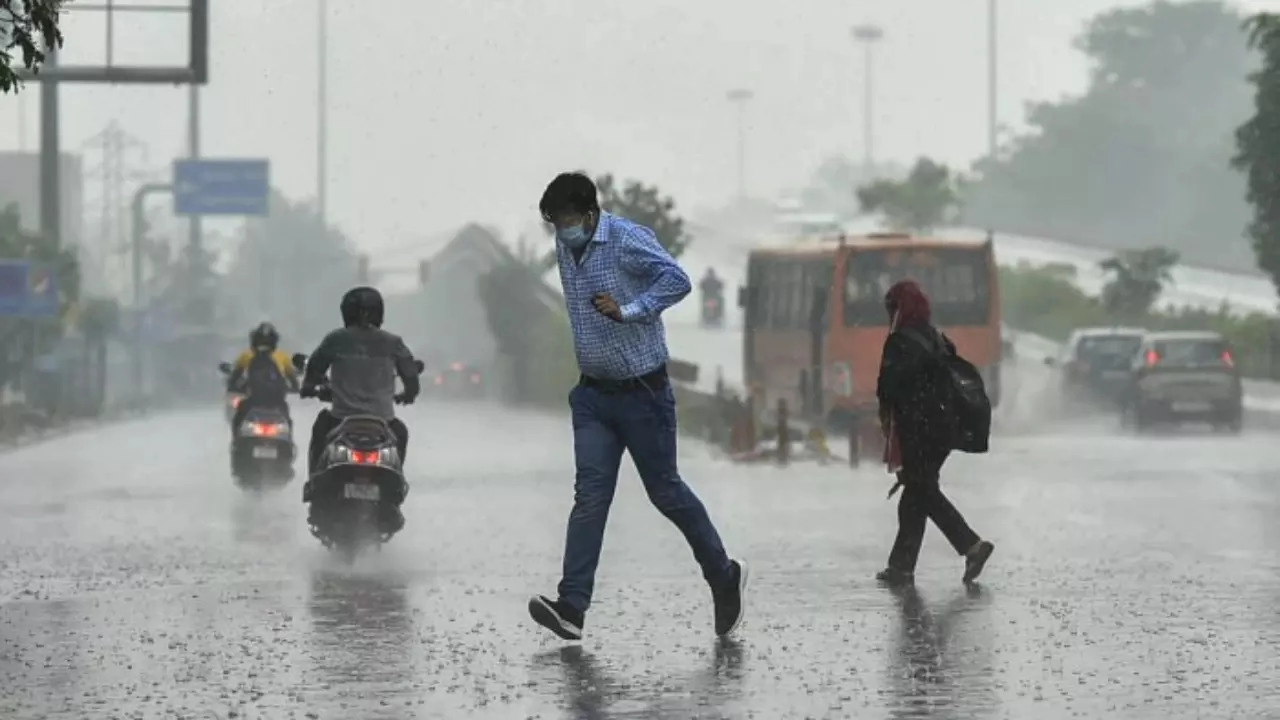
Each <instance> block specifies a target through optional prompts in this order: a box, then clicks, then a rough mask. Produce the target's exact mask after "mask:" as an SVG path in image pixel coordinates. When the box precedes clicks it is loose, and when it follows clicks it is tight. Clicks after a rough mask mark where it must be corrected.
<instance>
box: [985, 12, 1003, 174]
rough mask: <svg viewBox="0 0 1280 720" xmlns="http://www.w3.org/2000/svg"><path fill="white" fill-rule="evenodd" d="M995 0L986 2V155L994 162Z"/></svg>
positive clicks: (996, 137)
mask: <svg viewBox="0 0 1280 720" xmlns="http://www.w3.org/2000/svg"><path fill="white" fill-rule="evenodd" d="M996 5H997V2H996V0H987V154H988V155H989V156H990V158H991V160H993V161H994V160H995V158H996V151H997V150H999V145H1000V138H999V130H998V128H999V123H1000V120H999V110H998V109H997V107H996V104H997V99H998V97H999V83H998V80H999V76H998V75H997V73H996V67H997V59H998V54H997V50H998V49H999V40H998V30H999V25H998V24H997V22H996V17H997V16H996Z"/></svg>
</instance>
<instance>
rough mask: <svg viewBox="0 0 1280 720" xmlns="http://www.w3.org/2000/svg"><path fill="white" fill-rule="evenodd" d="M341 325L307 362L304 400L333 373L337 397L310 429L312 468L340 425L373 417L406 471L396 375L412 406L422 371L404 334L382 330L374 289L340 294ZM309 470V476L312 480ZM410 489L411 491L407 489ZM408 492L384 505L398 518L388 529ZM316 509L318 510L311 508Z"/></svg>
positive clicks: (306, 492) (307, 493) (307, 489)
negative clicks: (391, 437)
mask: <svg viewBox="0 0 1280 720" xmlns="http://www.w3.org/2000/svg"><path fill="white" fill-rule="evenodd" d="M341 311H342V325H343V327H341V328H339V329H337V330H334V331H333V332H331V333H329V334H328V335H326V336H325V338H324V340H322V341H320V346H319V347H317V348H316V349H315V352H313V353H311V357H310V358H309V359H308V360H307V368H306V372H305V373H304V375H303V379H302V390H301V392H300V395H301V396H302V397H315V396H316V394H317V390H318V388H319V386H320V384H321V383H323V382H324V379H325V373H326V372H327V373H328V375H329V388H330V389H331V391H332V394H333V400H332V402H331V403H330V405H331V407H329V408H325V409H323V410H321V411H320V414H319V415H317V416H316V421H315V423H314V424H313V425H312V426H311V447H310V450H309V452H308V454H307V459H308V469H309V470H310V471H314V468H315V467H316V466H317V465H318V464H319V462H320V455H321V453H323V452H324V449H325V439H326V438H327V437H328V435H329V433H330V432H332V431H333V430H334V429H335V428H336V427H338V425H339V424H340V423H341V422H342V420H343V418H347V417H351V416H353V415H369V416H374V417H379V418H382V419H384V420H386V421H387V423H388V424H389V425H390V426H391V430H392V432H394V433H395V436H396V446H397V449H398V450H399V451H400V462H401V465H402V467H403V463H404V459H405V453H406V451H407V449H408V445H409V429H408V428H407V427H405V425H404V423H403V422H401V421H400V419H399V418H397V417H396V416H395V399H396V376H397V375H399V376H400V380H401V381H402V382H403V383H404V394H403V395H402V396H401V397H400V399H401V400H402V401H403V402H404V403H406V404H407V403H412V402H413V401H414V399H415V398H417V396H418V392H419V391H420V389H421V388H420V385H419V382H418V368H417V366H416V365H415V364H414V359H413V353H412V352H410V351H409V348H408V347H407V346H406V345H405V344H404V340H402V339H400V336H398V335H393V334H392V333H389V332H387V331H385V330H383V329H382V318H383V313H384V308H383V303H382V294H381V293H379V292H378V291H377V290H376V289H374V288H371V287H357V288H353V289H351V290H349V291H347V293H346V294H345V295H343V296H342V304H341ZM310 475H311V472H308V477H310ZM311 483H312V481H311V480H308V481H307V483H306V485H305V486H304V487H303V491H302V495H303V496H302V501H303V502H308V503H309V502H311ZM404 489H405V490H406V491H407V489H408V488H407V487H406V488H404ZM403 502H404V493H403V492H402V493H401V494H400V496H399V497H395V498H392V502H391V503H388V504H387V505H386V507H390V508H393V509H394V512H395V517H394V518H386V520H388V521H390V523H389V524H390V527H387V528H386V529H387V531H389V532H396V531H399V529H400V528H401V527H403V525H404V516H403V515H402V514H401V513H400V510H399V506H400V504H401V503H403ZM313 508H314V506H313Z"/></svg>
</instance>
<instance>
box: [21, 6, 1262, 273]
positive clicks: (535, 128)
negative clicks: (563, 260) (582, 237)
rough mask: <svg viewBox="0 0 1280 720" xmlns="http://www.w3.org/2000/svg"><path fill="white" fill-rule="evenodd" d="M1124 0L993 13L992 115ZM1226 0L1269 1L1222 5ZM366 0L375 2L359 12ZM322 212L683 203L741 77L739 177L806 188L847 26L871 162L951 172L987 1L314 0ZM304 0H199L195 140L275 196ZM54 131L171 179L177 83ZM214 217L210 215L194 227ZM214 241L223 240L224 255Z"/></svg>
mask: <svg viewBox="0 0 1280 720" xmlns="http://www.w3.org/2000/svg"><path fill="white" fill-rule="evenodd" d="M1141 4H1142V3H1137V2H1114V1H1109V0H1052V1H1050V0H1022V1H1020V2H1004V3H1002V7H1001V8H1000V12H1001V16H1000V34H999V42H1000V58H1001V62H1000V103H999V104H1000V114H1001V122H1002V124H1005V125H1008V126H1010V127H1012V128H1014V129H1015V130H1017V129H1021V128H1022V116H1023V108H1024V106H1025V104H1026V103H1028V102H1029V101H1036V100H1049V99H1056V98H1059V97H1061V96H1064V95H1067V94H1074V93H1079V92H1081V91H1083V89H1084V88H1085V85H1086V81H1087V71H1088V67H1087V64H1086V62H1085V61H1084V59H1083V58H1082V56H1081V55H1080V54H1079V53H1077V52H1076V51H1075V50H1074V49H1072V47H1071V44H1070V43H1071V40H1072V38H1073V37H1074V36H1075V35H1076V34H1077V33H1078V32H1079V31H1080V30H1081V28H1082V25H1083V23H1084V22H1085V21H1086V20H1087V19H1088V18H1089V17H1090V16H1092V15H1094V14H1096V13H1098V12H1101V11H1104V10H1106V9H1108V8H1112V7H1120V6H1137V5H1141ZM1237 6H1238V7H1240V8H1241V9H1242V10H1245V11H1257V10H1263V9H1267V8H1273V9H1274V8H1276V7H1277V6H1278V4H1277V3H1276V2H1274V1H1273V2H1264V1H1263V0H1251V1H1248V2H1239V3H1237ZM375 7H376V11H373V8H375ZM330 10H331V13H332V14H331V17H330V33H329V52H330V58H331V59H330V67H329V72H330V78H329V103H330V172H329V217H330V220H331V222H335V223H337V224H338V225H340V226H341V228H342V229H343V230H344V231H345V232H346V233H347V234H348V235H349V236H350V237H351V238H352V239H353V240H354V241H355V242H356V243H357V244H358V245H360V246H361V247H363V248H366V249H369V250H375V251H376V250H377V249H378V248H379V247H383V248H391V247H396V248H399V247H401V246H404V244H405V243H406V242H409V241H412V240H413V239H415V238H416V237H419V236H423V235H433V234H436V233H439V232H443V231H446V230H449V229H453V228H456V227H457V226H458V225H460V224H462V223H464V222H467V221H472V220H482V221H485V222H489V223H492V224H495V225H497V226H499V227H500V228H504V229H505V228H513V227H517V226H523V225H525V224H527V222H528V221H529V219H530V218H531V217H532V216H533V215H534V212H535V205H536V202H537V198H538V195H539V193H540V192H541V189H542V186H543V184H544V183H545V182H546V180H547V179H548V178H549V176H550V175H551V174H552V173H554V172H556V171H558V170H561V169H564V168H567V167H578V166H583V167H588V168H590V169H592V170H596V171H601V172H603V171H612V172H615V173H618V174H621V175H625V176H631V177H637V178H641V179H644V180H645V181H647V182H651V183H655V184H658V185H660V186H661V187H662V188H664V189H665V190H668V191H670V192H671V193H672V194H674V195H675V196H676V197H677V198H678V199H679V200H680V202H681V203H682V205H683V206H684V207H686V208H689V207H699V206H706V205H714V204H719V203H721V202H722V201H724V200H726V199H728V198H729V197H730V196H731V195H732V194H733V193H734V191H735V189H736V164H735V147H736V144H735V143H736V136H735V115H734V111H733V108H732V106H731V105H730V104H729V103H728V102H727V101H726V100H725V92H726V91H727V90H729V89H730V88H733V87H738V86H744V87H749V88H751V89H752V90H753V91H754V92H755V99H754V100H753V101H752V102H751V104H750V106H749V111H748V112H749V122H750V130H749V133H750V135H749V140H748V143H749V148H748V155H749V159H748V166H749V167H748V177H749V183H750V190H751V191H752V192H753V193H754V194H757V195H761V196H765V197H772V196H775V195H776V194H777V193H779V192H780V191H782V190H785V189H788V188H792V187H795V186H797V185H801V184H803V182H804V181H805V180H806V178H807V177H808V176H809V174H810V173H811V172H812V171H813V169H814V168H815V166H816V165H817V164H818V163H819V162H820V161H821V160H822V159H823V158H824V157H826V156H829V155H831V154H833V153H842V154H846V155H850V156H853V157H856V158H860V157H861V155H862V151H863V147H862V140H861V138H862V133H861V122H862V110H861V101H862V100H861V99H862V92H863V69H862V60H861V52H860V49H859V48H857V47H856V46H855V44H854V43H853V42H852V41H851V39H850V34H849V28H850V26H852V25H854V24H857V23H862V22H873V23H876V24H878V25H880V26H882V27H883V28H884V31H885V38H884V40H883V41H882V42H881V43H880V44H879V46H878V47H877V49H876V69H875V74H876V89H875V97H876V110H875V120H876V147H875V152H876V157H877V160H891V161H897V162H903V163H905V162H907V161H909V160H911V159H913V158H914V157H916V156H918V155H921V154H928V155H930V156H933V157H936V158H938V159H941V160H943V161H946V162H948V163H953V164H956V165H960V166H967V165H968V164H969V163H970V162H971V161H972V160H974V159H975V158H977V157H978V156H979V155H981V154H982V153H983V152H984V151H985V148H986V131H985V123H986V91H987V90H986V69H985V68H986V65H985V64H986V43H987V39H986V15H985V11H986V3H985V2H983V1H982V0H899V1H897V2H887V1H886V2H847V1H839V2H838V1H837V0H805V2H803V3H796V2H774V1H771V0H760V1H759V2H753V3H743V2H740V0H699V1H698V2H687V1H680V2H677V1H675V0H652V1H651V2H646V3H613V2H600V1H599V0H558V2H555V3H528V2H517V1H515V0H483V1H482V0H469V1H468V2H462V1H461V0H433V1H432V2H422V0H378V2H377V3H341V2H333V3H331V5H330ZM103 28H104V25H103V23H102V22H101V21H100V20H99V19H98V18H96V17H94V16H93V15H91V14H88V13H80V14H77V15H75V16H73V17H72V18H71V19H69V20H68V22H67V24H66V28H65V30H66V50H65V52H64V53H63V62H66V63H77V62H101V61H102V59H103V58H104V56H105V45H104V42H103ZM117 33H118V37H117V43H116V46H117V61H118V62H134V63H142V64H161V63H173V64H177V63H179V62H181V61H182V59H183V58H184V53H185V52H186V25H185V18H184V17H183V16H178V15H175V16H172V17H169V16H158V17H156V16H150V17H148V16H142V15H136V16H134V17H133V18H132V19H131V21H130V22H129V23H128V24H125V23H118V26H117ZM316 35H317V33H316V4H315V2H314V0H230V1H226V0H224V1H223V2H218V3H214V7H213V18H212V28H211V36H212V77H211V81H210V84H209V85H208V86H207V87H205V88H204V90H203V109H202V121H203V128H202V134H203V137H202V145H203V148H202V150H203V153H204V154H205V155H209V156H232V157H234V156H266V157H269V158H270V159H271V161H272V173H273V181H274V184H275V185H276V186H277V187H279V188H280V189H281V190H282V191H283V192H284V193H285V194H286V195H288V196H290V197H293V198H306V197H309V196H313V195H314V194H315V168H316V161H315V158H316V151H315V100H316ZM62 97H63V111H64V113H63V147H64V149H65V150H68V151H72V150H75V149H76V148H78V147H79V145H80V144H81V143H82V142H83V141H84V140H85V139H86V138H88V137H90V136H91V135H92V134H94V133H95V132H97V131H99V130H100V129H101V128H102V127H103V126H104V124H105V123H106V122H107V121H108V120H110V119H112V118H117V119H118V120H119V121H120V122H121V124H122V125H123V126H124V128H125V129H126V130H127V131H128V132H130V133H132V134H133V135H135V136H138V137H141V138H143V139H145V141H146V142H147V143H148V145H149V146H150V153H149V157H150V161H151V164H152V165H154V166H155V167H157V168H158V169H160V170H162V171H165V172H167V167H166V166H167V161H168V160H169V159H170V158H171V157H172V156H179V155H183V154H185V128H186V90H185V89H181V88H167V87H166V88H152V87H123V86H122V87H102V86H85V85H82V86H69V87H66V88H64V90H63V93H62ZM37 109H38V88H36V87H34V86H33V87H31V88H30V89H29V91H28V92H27V93H24V95H23V96H22V97H21V98H15V97H13V96H10V97H6V98H4V99H3V100H2V101H0V148H13V149H17V148H18V147H19V140H20V135H21V134H22V132H21V128H22V126H23V124H24V123H21V122H20V119H21V118H22V117H23V116H24V114H25V135H26V143H27V147H28V148H31V149H34V148H35V147H36V145H37V142H38V135H37V128H38V124H37ZM207 224H208V225H209V226H210V227H211V228H212V229H214V230H216V229H217V228H218V227H219V225H220V223H217V222H210V223H207ZM228 249H229V248H228Z"/></svg>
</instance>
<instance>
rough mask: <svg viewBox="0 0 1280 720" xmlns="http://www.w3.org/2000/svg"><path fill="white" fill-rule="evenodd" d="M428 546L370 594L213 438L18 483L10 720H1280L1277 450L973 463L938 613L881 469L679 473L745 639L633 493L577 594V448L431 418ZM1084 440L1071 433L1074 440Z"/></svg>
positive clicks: (1278, 446)
mask: <svg viewBox="0 0 1280 720" xmlns="http://www.w3.org/2000/svg"><path fill="white" fill-rule="evenodd" d="M407 420H408V421H409V423H410V425H411V427H412V428H413V430H414V452H413V453H412V454H411V458H412V459H413V460H412V462H413V466H412V468H411V474H412V480H413V483H414V485H413V491H412V492H411V494H410V499H409V501H408V503H407V505H406V515H407V517H408V525H407V527H406V529H405V531H404V532H403V533H402V534H401V535H400V536H398V537H397V538H396V539H395V540H394V542H393V543H392V544H391V545H389V546H388V547H387V548H385V550H384V551H383V552H381V553H378V554H375V555H370V556H368V557H365V558H362V559H361V561H360V562H358V563H357V565H356V567H354V568H343V567H340V566H338V565H337V564H336V563H334V562H332V561H331V560H330V559H329V558H328V557H327V556H326V555H325V554H324V552H323V551H322V550H321V549H320V548H319V546H318V544H317V543H316V542H315V541H314V539H312V538H311V537H310V536H309V535H308V533H307V532H306V529H305V527H304V523H303V515H304V508H303V506H302V504H301V502H299V498H298V492H299V488H298V487H296V486H293V487H289V488H287V489H285V490H284V491H283V492H281V493H276V494H267V495H263V496H259V497H255V496H249V495H244V494H241V493H239V492H238V491H236V490H235V489H234V488H233V487H232V485H231V482H230V480H229V479H228V477H227V476H226V469H225V468H226V458H225V431H224V430H223V427H222V425H221V424H220V422H221V421H220V415H219V414H218V413H217V411H216V410H211V411H210V412H208V413H189V414H185V415H173V416H168V417H166V418H164V419H153V420H149V421H138V422H136V423H133V424H126V425H120V426H115V427H111V428H107V429H103V430H99V431H96V432H94V433H88V434H84V435H80V436H75V437H70V438H67V439H65V440H63V441H61V442H59V443H58V444H57V445H46V446H39V447H33V448H27V449H24V450H21V451H17V452H12V453H8V454H4V455H0V488H2V489H3V495H2V496H0V497H2V498H3V499H2V500H0V718H5V719H6V720H8V719H9V718H14V719H26V718H31V719H35V718H49V719H50V720H53V719H63V718H65V719H68V720H70V719H72V718H74V719H76V720H81V719H82V718H99V717H101V718H178V717H183V718H213V717H218V718H232V717H234V718H244V719H246V720H248V719H255V718H291V719H298V720H308V719H310V720H319V719H321V718H324V719H329V718H333V719H335V720H337V719H346V718H362V719H363V718H387V719H393V718H394V719H401V718H437V717H441V718H455V717H457V718H462V717H476V718H503V719H505V718H542V719H545V720H553V719H556V718H762V719H770V720H771V719H773V718H792V717H794V718H855V717H856V718H863V717H867V718H876V717H880V718H926V717H927V718H1071V717H1079V718H1093V717H1123V718H1153V719H1154V718H1169V717H1175V718H1177V717H1221V718H1246V717H1267V713H1268V712H1273V711H1274V710H1275V709H1276V708H1280V689H1278V688H1277V685H1276V683H1275V680H1276V678H1280V650H1278V648H1280V523H1278V522H1277V518H1280V476H1278V473H1277V472H1276V471H1275V470H1274V468H1276V467H1278V466H1280V443H1275V442H1274V440H1273V439H1272V438H1270V437H1266V436H1263V435H1257V434H1254V435H1249V434H1247V435H1245V436H1244V437H1242V438H1227V437H1218V436H1212V435H1195V434H1190V435H1185V436H1170V437H1161V438H1151V439H1141V440H1139V439H1134V438H1128V437H1119V436H1115V435H1114V434H1112V433H1110V432H1109V431H1108V430H1098V431H1090V430H1089V429H1088V427H1087V424H1086V425H1080V424H1077V425H1074V426H1072V428H1071V430H1070V434H1069V435H1063V434H1056V435H1055V434H1052V433H1051V432H1049V430H1048V429H1046V430H1045V431H1044V432H1036V433H1028V434H1022V435H1019V436H1017V437H1010V438H1006V439H1004V440H1002V441H1000V442H999V443H998V445H997V451H996V452H994V453H993V454H992V455H990V456H988V457H960V458H957V459H956V460H955V461H954V462H953V464H952V465H951V467H950V468H949V473H948V475H947V477H946V480H945V483H946V485H947V487H948V488H949V489H950V491H951V493H952V495H953V497H954V499H955V500H956V502H957V504H958V505H959V506H960V507H961V508H962V510H964V512H965V513H966V514H967V515H968V516H969V518H970V520H971V522H972V523H973V524H974V526H975V527H976V529H977V530H978V531H979V532H981V533H983V534H984V535H987V536H989V537H990V538H992V539H993V540H995V541H996V543H997V545H998V549H997V551H996V555H995V557H994V558H993V560H992V563H991V565H990V568H989V575H987V576H984V581H985V582H984V584H983V586H982V587H980V588H978V589H977V590H976V591H973V592H970V591H966V590H965V589H964V588H963V587H962V586H961V585H960V583H959V576H960V570H961V568H960V564H959V561H958V560H957V559H956V558H955V557H954V556H953V555H951V554H950V553H949V552H948V549H947V547H946V544H945V542H943V541H942V540H941V539H940V537H939V536H938V535H937V534H936V533H933V532H931V533H930V535H929V536H928V540H927V541H926V547H925V552H924V555H923V557H922V559H921V566H920V568H919V571H918V581H917V584H918V588H917V589H916V590H914V591H911V592H905V591H900V592H891V591H889V590H885V589H882V588H879V587H877V586H876V585H875V584H874V583H873V582H872V581H871V576H872V575H873V573H874V572H875V571H876V570H877V569H878V568H879V566H880V563H881V562H883V557H884V554H885V552H886V551H887V548H888V544H889V541H890V539H891V536H892V531H893V526H894V510H893V505H892V504H891V503H887V502H885V501H884V492H885V490H887V489H888V485H889V482H888V479H887V476H886V475H884V474H883V473H882V472H880V471H879V470H876V469H874V468H871V469H865V470H863V471H860V472H856V473H855V472H851V471H849V470H848V469H846V468H814V467H804V466H797V467H794V468H791V469H789V470H782V469H777V468H738V467H732V466H729V465H725V464H721V463H719V462H718V461H716V460H714V459H712V458H711V457H710V456H709V454H708V453H707V452H706V451H705V450H703V449H701V448H698V447H695V446H692V445H690V446H687V447H686V448H685V450H684V453H685V455H686V458H685V461H684V462H685V472H686V475H687V476H688V478H689V479H690V481H691V482H693V483H694V485H695V487H696V488H697V489H698V490H699V492H700V493H701V494H702V495H703V497H704V500H705V501H706V502H707V504H708V506H709V507H710V508H711V509H712V512H713V514H714V516H715V517H716V519H717V522H718V523H719V524H720V525H721V527H722V532H723V534H724V535H725V538H726V541H727V542H728V543H729V545H730V546H731V548H733V549H734V550H735V552H740V553H741V554H742V555H744V556H745V557H746V558H747V559H748V560H749V561H750V562H751V564H752V568H753V576H754V584H753V586H752V590H753V593H752V595H751V597H750V608H749V613H748V618H747V624H746V626H744V628H743V630H742V632H741V636H740V638H739V640H737V641H734V642H717V641H716V640H715V639H714V638H713V637H712V633H711V628H710V624H711V616H710V596H709V593H708V592H707V590H706V589H705V586H703V585H702V584H701V582H700V580H699V577H698V571H697V569H696V567H695V566H694V564H693V562H692V559H691V558H690V555H689V552H688V549H687V548H686V547H685V546H684V544H683V540H682V539H681V538H680V536H679V534H678V533H676V532H675V531H674V530H673V529H672V528H671V527H669V526H668V525H667V523H666V521H665V520H663V519H662V518H661V517H660V516H659V515H658V513H657V512H655V511H653V510H652V509H651V508H650V507H649V506H648V504H647V501H646V499H645V497H644V493H643V490H642V489H641V488H640V486H639V482H638V480H636V478H635V476H634V473H633V472H632V471H631V470H629V469H628V470H626V471H625V474H624V479H623V482H622V485H621V487H620V489H619V497H618V500H617V503H616V504H615V511H614V514H613V516H612V518H611V523H610V528H609V536H608V541H607V543H606V547H605V551H604V560H603V563H602V571H601V575H600V578H599V582H598V591H597V593H598V598H597V604H596V606H595V607H593V609H592V612H591V613H590V614H589V616H588V622H587V640H586V641H585V642H584V643H583V644H582V645H581V646H565V645H563V644H562V643H560V642H558V641H555V640H554V639H552V638H550V637H548V636H545V635H544V634H543V633H540V632H537V631H536V630H535V629H534V628H532V627H531V626H530V623H529V622H528V621H527V619H526V617H525V608H524V600H525V598H526V597H527V595H528V594H529V593H531V592H548V591H551V590H553V589H554V584H555V581H556V579H557V578H556V574H557V570H558V568H559V553H560V549H561V543H562V542H563V521H564V518H565V516H566V513H567V511H568V506H569V503H570V502H571V491H570V487H571V482H572V478H571V472H570V468H569V466H568V464H569V449H570V442H569V434H568V429H567V428H566V427H565V423H563V422H562V421H559V420H555V419H547V418H543V417H539V416H535V415H527V414H504V413H502V412H500V411H498V410H496V409H494V408H491V407H487V406H466V405H457V406H448V407H442V406H428V407H421V408H414V409H411V410H410V413H409V415H408V417H407ZM1059 433H1061V431H1059Z"/></svg>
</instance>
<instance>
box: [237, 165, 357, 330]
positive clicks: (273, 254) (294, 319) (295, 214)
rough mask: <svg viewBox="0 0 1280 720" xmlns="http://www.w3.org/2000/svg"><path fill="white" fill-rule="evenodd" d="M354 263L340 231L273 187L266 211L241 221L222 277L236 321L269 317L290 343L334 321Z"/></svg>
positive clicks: (348, 243)
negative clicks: (230, 289)
mask: <svg viewBox="0 0 1280 720" xmlns="http://www.w3.org/2000/svg"><path fill="white" fill-rule="evenodd" d="M356 268H357V261H356V255H355V253H354V252H353V251H352V243H351V241H350V240H349V239H348V238H347V236H346V235H344V234H343V233H342V232H341V231H340V230H338V229H336V228H334V227H324V226H322V225H321V223H320V217H319V215H317V213H316V210H315V208H314V207H313V206H312V205H311V204H310V203H301V202H299V203H295V202H291V201H290V200H289V199H288V198H286V197H285V196H284V195H283V194H281V193H280V192H279V191H276V190H273V191H272V193H271V205H270V214H269V215H268V216H267V217H265V218H263V219H255V220H250V221H248V222H247V223H245V226H244V230H243V232H242V235H241V240H240V244H239V246H238V248H237V250H236V254H235V258H234V260H233V262H232V265H231V268H230V271H229V273H228V278H227V281H228V283H229V284H230V285H231V286H232V287H233V288H234V290H235V297H236V298H238V299H239V301H240V307H238V308H236V310H237V311H238V313H237V314H238V318H239V320H240V322H242V323H243V324H244V325H245V326H246V327H247V326H248V325H250V324H252V323H255V322H258V321H260V320H264V319H267V320H271V321H272V322H274V323H275V324H276V326H277V327H279V328H280V332H281V335H282V336H283V337H284V342H285V343H286V344H292V343H295V342H298V341H299V340H300V339H302V340H305V341H314V340H318V339H319V338H320V337H323V335H324V334H325V333H326V332H328V331H329V330H332V329H333V328H334V327H336V326H337V325H338V324H339V319H338V300H339V298H341V297H342V294H343V293H344V292H346V291H347V290H348V289H350V288H351V286H352V285H354V284H355V281H356Z"/></svg>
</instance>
